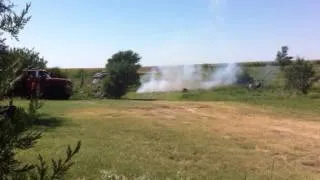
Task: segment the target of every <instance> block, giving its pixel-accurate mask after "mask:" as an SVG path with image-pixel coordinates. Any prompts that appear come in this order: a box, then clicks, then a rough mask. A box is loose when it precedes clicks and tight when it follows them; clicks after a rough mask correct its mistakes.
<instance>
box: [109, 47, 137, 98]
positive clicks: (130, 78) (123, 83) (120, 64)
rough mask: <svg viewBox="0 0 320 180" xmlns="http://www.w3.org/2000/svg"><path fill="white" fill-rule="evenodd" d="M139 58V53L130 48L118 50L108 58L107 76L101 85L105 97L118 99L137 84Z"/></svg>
mask: <svg viewBox="0 0 320 180" xmlns="http://www.w3.org/2000/svg"><path fill="white" fill-rule="evenodd" d="M140 59H141V58H140V56H139V54H137V53H135V52H133V51H131V50H128V51H120V52H118V53H116V54H114V55H113V56H112V57H111V58H110V59H108V63H107V65H106V70H107V72H108V76H107V77H106V78H105V81H104V85H103V88H104V95H105V97H107V98H115V99H119V98H121V97H122V96H123V95H125V94H126V93H127V92H128V90H129V89H130V88H131V87H133V86H135V85H137V84H139V79H140V78H139V74H138V70H139V69H140V67H141V66H140V64H138V63H139V61H140Z"/></svg>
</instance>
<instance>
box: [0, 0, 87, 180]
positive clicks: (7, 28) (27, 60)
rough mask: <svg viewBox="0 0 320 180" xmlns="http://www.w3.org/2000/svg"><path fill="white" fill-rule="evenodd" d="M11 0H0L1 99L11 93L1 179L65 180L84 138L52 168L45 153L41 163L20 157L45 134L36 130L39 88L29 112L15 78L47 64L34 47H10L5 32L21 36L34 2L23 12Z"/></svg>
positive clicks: (0, 148)
mask: <svg viewBox="0 0 320 180" xmlns="http://www.w3.org/2000/svg"><path fill="white" fill-rule="evenodd" d="M14 6H15V5H14V4H13V3H12V2H11V1H5V0H1V1H0V30H1V31H2V32H1V40H0V46H1V48H0V88H1V92H0V100H1V103H3V102H4V98H5V96H9V98H10V102H9V105H7V106H0V179H1V180H24V179H25V180H29V179H34V180H53V179H62V178H63V177H64V176H65V174H66V172H67V171H68V169H69V168H70V167H71V166H72V165H73V162H72V160H71V159H72V157H73V156H74V155H75V154H77V153H78V152H79V150H80V146H81V141H79V142H78V144H77V146H76V148H75V149H74V150H72V149H71V148H70V146H68V148H67V157H66V158H65V159H58V160H54V159H52V166H51V167H48V166H47V165H46V162H45V161H44V160H43V158H42V156H41V155H39V161H40V162H39V164H34V163H25V162H21V161H19V160H18V159H17V157H16V153H17V151H24V150H28V149H30V148H32V147H33V145H34V144H35V143H36V141H37V140H38V139H39V138H40V137H41V134H42V133H41V132H40V131H38V130H36V129H34V125H35V122H36V121H40V119H39V115H38V113H37V110H38V109H39V108H40V107H41V106H40V103H39V101H38V93H37V92H36V89H34V92H32V95H31V97H30V103H29V109H28V112H26V111H25V110H24V108H21V107H17V106H14V104H13V99H12V97H11V95H10V94H8V92H9V91H10V89H12V84H13V83H14V80H15V79H16V78H17V76H19V74H21V72H22V70H23V69H24V68H29V67H35V66H37V67H40V68H42V67H45V66H46V63H47V62H46V61H45V60H44V59H43V58H40V57H39V53H36V52H34V51H33V50H28V49H26V48H23V49H16V48H13V49H9V48H8V46H7V45H6V44H5V38H2V36H3V34H4V33H8V34H9V35H10V36H12V37H14V38H16V39H18V34H19V32H20V30H22V29H23V28H24V26H25V24H26V23H27V22H28V21H29V20H30V16H27V14H28V12H29V8H30V4H26V7H25V9H23V10H22V12H21V14H16V13H15V12H14V10H13V8H14Z"/></svg>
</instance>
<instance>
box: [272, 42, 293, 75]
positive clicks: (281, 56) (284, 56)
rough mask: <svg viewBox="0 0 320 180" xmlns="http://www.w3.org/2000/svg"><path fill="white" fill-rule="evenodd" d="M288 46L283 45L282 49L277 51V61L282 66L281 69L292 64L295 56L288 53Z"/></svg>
mask: <svg viewBox="0 0 320 180" xmlns="http://www.w3.org/2000/svg"><path fill="white" fill-rule="evenodd" d="M288 50H289V48H288V46H282V47H281V51H278V52H277V57H276V62H277V63H278V65H279V66H280V69H281V70H282V71H283V70H284V69H285V67H286V66H288V65H290V64H291V62H292V61H291V60H292V59H293V57H291V56H289V55H288Z"/></svg>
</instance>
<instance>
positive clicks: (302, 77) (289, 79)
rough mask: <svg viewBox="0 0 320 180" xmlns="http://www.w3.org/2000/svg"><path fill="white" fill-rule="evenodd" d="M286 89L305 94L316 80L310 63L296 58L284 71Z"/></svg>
mask: <svg viewBox="0 0 320 180" xmlns="http://www.w3.org/2000/svg"><path fill="white" fill-rule="evenodd" d="M285 78H286V88H288V89H294V90H297V91H298V92H302V93H303V94H307V93H308V91H309V89H310V88H311V87H312V84H313V83H314V82H315V81H316V80H317V78H316V77H315V70H314V67H313V65H312V64H311V63H310V62H307V61H305V60H304V59H302V58H298V59H297V60H296V61H294V62H293V63H292V65H290V66H289V67H288V68H287V69H286V70H285Z"/></svg>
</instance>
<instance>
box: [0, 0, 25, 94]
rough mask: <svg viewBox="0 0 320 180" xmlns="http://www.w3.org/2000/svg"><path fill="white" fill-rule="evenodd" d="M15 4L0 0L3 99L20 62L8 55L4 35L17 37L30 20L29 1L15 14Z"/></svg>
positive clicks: (1, 89)
mask: <svg viewBox="0 0 320 180" xmlns="http://www.w3.org/2000/svg"><path fill="white" fill-rule="evenodd" d="M14 6H15V5H14V4H13V3H12V2H11V1H7V0H0V99H3V98H4V96H5V94H6V92H7V91H8V89H9V88H10V82H11V81H12V80H13V79H14V78H15V75H16V73H17V72H18V71H19V68H20V63H19V61H18V60H16V59H14V58H12V57H11V56H10V53H9V50H8V46H7V45H6V44H5V41H6V38H5V37H4V36H5V35H8V36H11V37H13V38H15V39H16V40H19V39H18V34H19V32H20V31H21V30H22V29H23V28H24V26H25V25H26V23H27V22H28V21H29V20H30V18H31V17H30V16H28V12H29V8H30V3H28V4H26V7H25V8H24V9H22V11H21V12H20V13H19V14H17V13H16V12H14V11H13V7H14Z"/></svg>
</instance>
